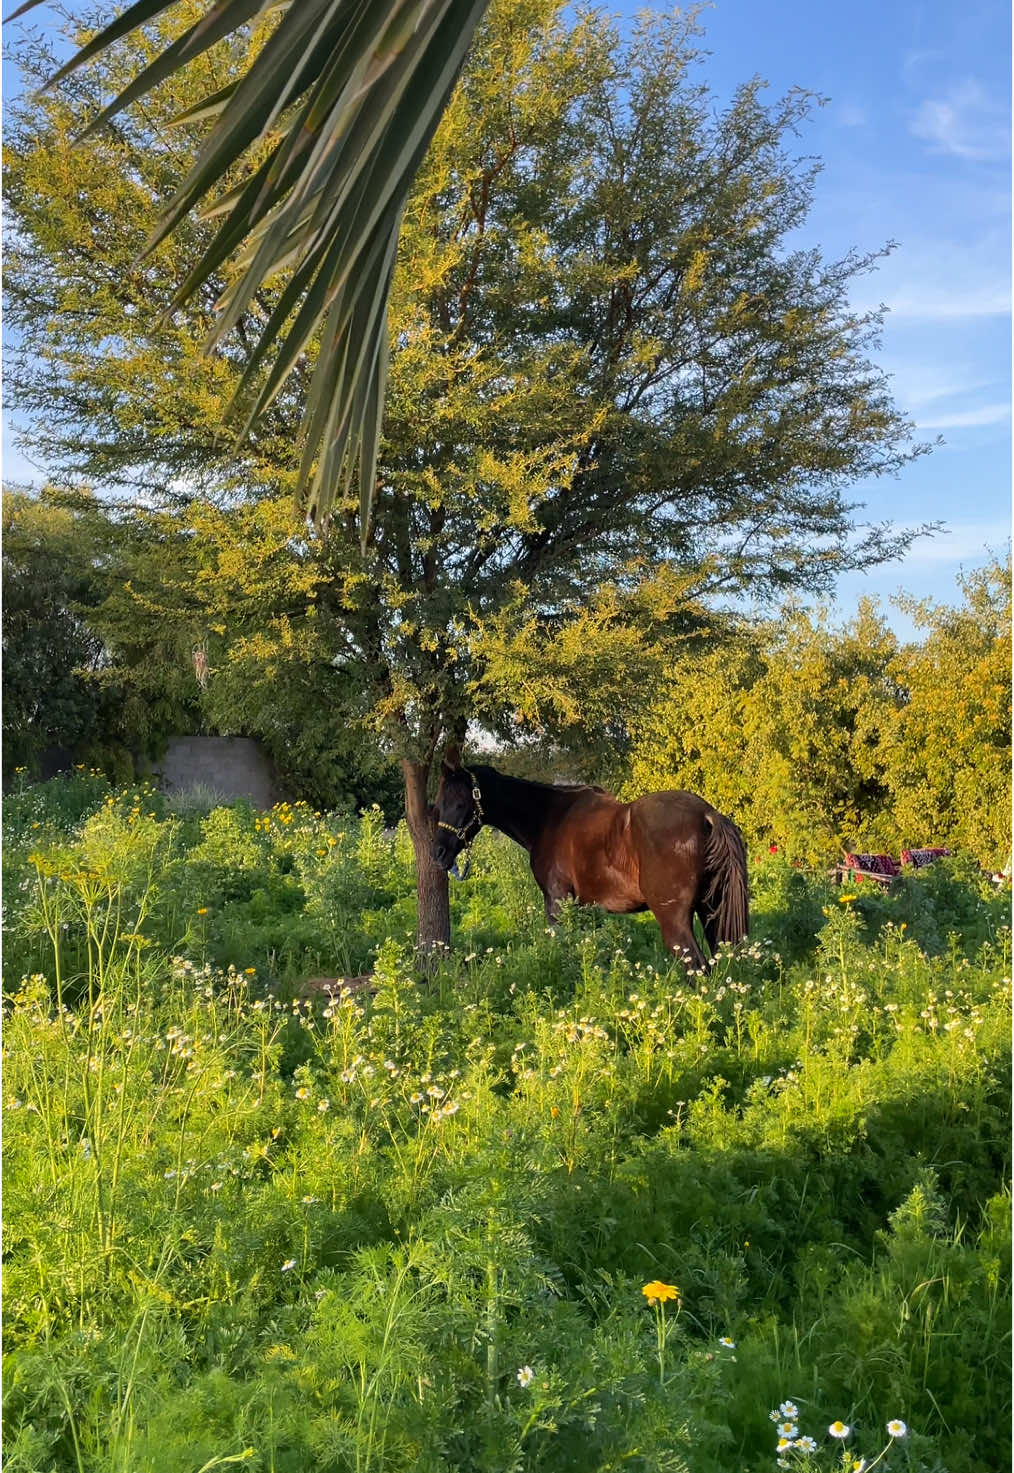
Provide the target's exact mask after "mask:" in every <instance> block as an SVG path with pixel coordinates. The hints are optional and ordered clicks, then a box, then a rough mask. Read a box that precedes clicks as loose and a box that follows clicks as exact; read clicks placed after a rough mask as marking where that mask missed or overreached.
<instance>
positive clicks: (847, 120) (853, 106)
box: [833, 102, 868, 128]
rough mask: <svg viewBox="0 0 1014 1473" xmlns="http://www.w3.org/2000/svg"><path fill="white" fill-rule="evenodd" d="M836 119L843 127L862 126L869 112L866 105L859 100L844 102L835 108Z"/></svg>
mask: <svg viewBox="0 0 1014 1473" xmlns="http://www.w3.org/2000/svg"><path fill="white" fill-rule="evenodd" d="M833 116H834V120H835V122H836V123H838V124H839V126H840V127H842V128H861V127H863V125H864V124H865V123H866V121H867V118H868V114H867V111H866V109H865V108H864V107H860V105H859V104H858V103H857V102H843V103H841V104H839V106H837V107H836V108H835V110H834V114H833Z"/></svg>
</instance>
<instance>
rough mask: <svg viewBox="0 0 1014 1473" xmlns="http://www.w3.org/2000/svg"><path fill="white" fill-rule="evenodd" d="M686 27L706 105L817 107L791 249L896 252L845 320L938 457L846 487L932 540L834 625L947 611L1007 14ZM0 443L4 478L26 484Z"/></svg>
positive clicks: (860, 291)
mask: <svg viewBox="0 0 1014 1473" xmlns="http://www.w3.org/2000/svg"><path fill="white" fill-rule="evenodd" d="M606 8H612V7H609V6H607V7H606ZM617 8H619V7H617ZM622 8H623V10H625V11H627V12H628V13H630V14H632V13H633V12H634V11H635V10H637V9H641V8H660V7H642V6H635V5H623V6H622ZM45 13H46V12H45V11H42V12H36V14H40V15H44V14H45ZM700 22H701V24H702V26H703V28H704V40H703V45H704V46H705V48H706V49H707V50H708V51H709V52H710V56H709V57H708V59H707V61H706V63H705V65H704V68H703V75H704V77H705V78H706V80H707V81H708V82H709V84H710V85H711V87H712V88H713V89H714V91H715V93H716V95H717V98H718V100H719V101H724V100H726V99H728V97H729V96H730V95H731V93H732V91H733V89H734V88H735V86H736V85H737V84H738V83H740V82H742V81H745V80H746V79H747V78H749V77H751V76H754V75H759V76H761V77H763V78H764V79H765V80H766V81H767V82H768V83H769V84H770V87H771V91H772V94H773V95H777V94H780V93H782V92H783V91H785V90H786V89H787V88H789V87H792V86H800V87H805V88H807V89H808V90H811V91H813V92H816V93H819V94H820V95H821V96H823V97H826V98H827V99H828V102H827V105H826V106H824V107H823V108H820V109H819V110H817V111H816V112H815V114H814V116H813V118H812V120H811V122H810V123H809V125H808V126H807V128H806V130H805V132H804V133H803V134H802V135H801V136H800V138H799V140H798V144H799V151H800V152H801V153H805V154H812V155H817V156H818V157H819V158H821V159H822V160H823V165H824V169H823V174H822V176H821V178H820V179H819V181H818V184H817V190H816V198H815V202H814V208H813V211H812V213H811V216H810V219H809V221H808V223H807V226H806V228H805V230H804V231H803V232H801V235H800V240H799V243H800V244H806V245H819V246H820V247H821V248H822V250H823V251H824V252H825V254H826V255H828V256H839V255H843V254H844V253H845V252H846V251H848V250H850V249H852V248H857V249H859V250H861V251H867V250H872V249H876V248H878V247H879V246H881V245H882V244H884V243H885V242H886V241H888V240H895V241H897V242H898V248H897V250H896V251H895V252H894V254H893V255H892V256H891V257H889V258H888V259H887V260H886V261H884V262H883V263H882V264H881V266H880V269H879V270H878V271H877V272H876V273H875V274H874V275H871V276H867V277H864V278H862V279H861V280H860V281H859V282H857V283H856V290H855V292H854V303H855V305H857V306H869V305H876V304H877V303H880V302H883V303H885V304H886V305H887V306H888V307H889V308H890V309H891V310H890V315H889V316H888V318H887V324H886V327H885V331H884V342H883V349H882V353H881V356H880V361H881V363H882V364H883V366H884V368H885V369H886V370H887V371H888V372H889V373H890V374H891V376H892V385H893V390H894V395H895V398H896V400H897V402H898V403H899V405H900V406H901V408H902V409H904V410H905V411H906V412H907V413H908V414H909V415H910V416H911V418H912V419H914V420H915V422H916V424H917V426H918V436H919V438H920V439H926V440H934V439H936V438H937V436H941V437H942V438H943V440H944V444H943V445H942V446H941V447H940V448H939V449H937V450H935V451H934V452H933V453H932V454H931V455H929V456H925V457H923V458H922V459H920V460H918V461H916V462H914V463H913V464H912V465H910V466H908V467H906V469H905V470H904V471H903V472H902V473H901V475H900V477H899V478H898V479H897V480H894V479H889V478H884V479H881V480H876V481H870V482H865V483H858V484H857V485H856V486H855V488H854V494H853V497H852V499H853V500H855V501H857V502H861V503H864V504H865V509H864V510H863V511H862V512H859V513H857V516H858V518H859V519H861V520H863V519H865V520H869V521H883V520H888V519H889V520H891V521H893V522H895V523H897V524H899V525H902V526H912V525H918V524H920V523H923V522H927V521H940V522H943V523H944V524H945V526H946V529H947V530H946V532H945V533H944V534H942V535H940V536H937V537H935V538H933V539H932V540H922V541H920V542H918V543H916V545H915V546H914V547H913V548H912V550H911V551H910V553H909V554H908V556H907V557H906V558H905V559H904V560H903V561H900V562H896V563H891V564H888V565H886V566H884V567H883V568H880V569H877V570H875V571H873V572H871V573H868V574H864V575H859V574H855V575H849V576H846V577H844V578H842V579H841V580H840V582H839V585H838V590H837V603H836V607H835V614H836V617H838V618H842V619H844V618H847V617H848V616H849V615H850V614H851V613H852V612H853V611H854V609H855V606H856V601H857V599H858V598H859V597H861V596H862V595H863V594H864V593H866V594H874V595H877V596H879V597H880V598H881V599H882V600H883V601H884V602H885V604H886V600H887V599H888V597H889V596H890V595H891V594H893V593H895V592H897V591H898V590H899V589H904V590H905V591H906V592H909V593H913V594H916V595H918V596H924V595H929V596H933V597H935V598H937V599H938V600H941V601H944V602H952V601H954V600H955V599H956V598H957V597H958V590H957V587H956V583H955V576H956V574H957V573H958V572H959V571H960V570H961V569H965V570H970V569H972V568H975V567H977V566H980V565H981V564H982V563H983V562H984V561H985V560H986V558H987V556H988V550H989V549H993V550H995V551H1001V552H1002V551H1003V550H1004V548H1005V546H1006V540H1007V537H1008V536H1009V528H1010V514H1011V464H1010V402H1011V400H1010V364H1011V339H1010V108H1009V102H1010V75H1011V61H1010V56H1011V52H1010V8H1009V6H1008V5H1007V4H1005V3H991V0H981V3H980V0H966V3H965V4H962V5H960V6H955V5H954V4H953V3H944V0H911V3H910V0H876V3H875V0H852V3H851V4H849V5H847V6H846V5H822V4H815V3H814V0H716V3H715V4H713V5H711V6H708V7H707V8H705V9H703V10H702V11H701V15H700ZM5 71H6V69H5ZM4 428H5V458H4V473H5V476H7V477H8V478H12V479H27V478H28V477H29V476H31V477H32V478H33V479H38V477H37V474H34V473H32V471H31V468H30V467H28V466H27V465H26V463H25V462H24V461H23V459H22V457H21V455H20V454H19V452H18V451H17V450H16V449H14V448H13V447H12V446H11V444H10V437H9V434H8V432H7V423H6V421H5V426H4ZM891 619H892V623H893V624H894V625H895V627H896V628H897V629H898V631H899V633H902V634H908V633H910V632H911V625H910V624H909V623H908V621H907V620H906V619H905V618H904V617H903V616H901V615H900V614H898V613H896V612H894V613H892V614H891Z"/></svg>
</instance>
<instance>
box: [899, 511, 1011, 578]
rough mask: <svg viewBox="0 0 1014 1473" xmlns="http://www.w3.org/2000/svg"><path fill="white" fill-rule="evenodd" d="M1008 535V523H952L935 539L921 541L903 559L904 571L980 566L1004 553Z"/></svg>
mask: <svg viewBox="0 0 1014 1473" xmlns="http://www.w3.org/2000/svg"><path fill="white" fill-rule="evenodd" d="M1010 535H1011V528H1010V522H1009V521H1008V522H1001V521H967V522H962V521H955V522H951V523H949V524H948V526H947V527H946V528H945V530H944V531H942V532H938V533H937V534H936V536H934V537H920V538H919V539H918V540H917V541H916V542H913V544H912V546H911V547H910V548H909V550H908V552H907V553H906V554H905V556H904V558H903V559H902V564H903V565H904V566H905V567H917V566H919V565H921V564H930V563H932V564H935V565H942V564H945V563H954V564H957V563H965V564H969V565H980V564H982V563H985V562H987V561H988V560H989V558H990V557H991V556H993V555H994V554H996V553H1003V551H1004V550H1005V548H1006V546H1007V541H1008V538H1009V537H1010Z"/></svg>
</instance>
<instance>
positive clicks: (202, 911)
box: [197, 905, 208, 916]
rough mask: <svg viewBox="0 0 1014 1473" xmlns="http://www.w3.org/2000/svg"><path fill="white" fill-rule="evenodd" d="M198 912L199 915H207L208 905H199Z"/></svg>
mask: <svg viewBox="0 0 1014 1473" xmlns="http://www.w3.org/2000/svg"><path fill="white" fill-rule="evenodd" d="M197 914H198V915H199V916H206V915H207V914H208V907H207V906H206V905H201V906H198V908H197Z"/></svg>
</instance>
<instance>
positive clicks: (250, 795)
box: [152, 736, 284, 808]
mask: <svg viewBox="0 0 1014 1473" xmlns="http://www.w3.org/2000/svg"><path fill="white" fill-rule="evenodd" d="M152 776H153V777H157V778H158V781H159V784H160V786H161V787H163V788H164V789H165V791H166V792H167V793H179V794H183V793H187V792H189V791H191V790H192V789H194V788H204V789H212V790H213V791H214V792H215V793H217V794H219V795H220V796H221V798H222V799H223V801H225V802H228V801H231V800H232V799H233V798H246V799H247V800H248V801H249V802H250V803H252V804H253V805H254V807H255V808H270V807H271V806H272V805H273V804H275V803H279V802H281V801H282V798H283V797H284V794H283V793H282V791H281V789H280V787H279V785H278V782H277V779H276V778H275V775H274V772H273V771H272V768H271V763H270V762H269V761H268V759H267V757H266V756H265V755H264V753H263V752H262V751H261V749H260V747H259V746H258V745H257V743H256V742H255V741H253V740H252V739H251V738H250V737H208V736H188V737H174V738H173V740H172V741H171V742H170V743H169V746H168V748H167V749H166V753H165V756H164V757H161V758H160V759H159V760H158V761H157V762H155V763H153V764H152Z"/></svg>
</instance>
